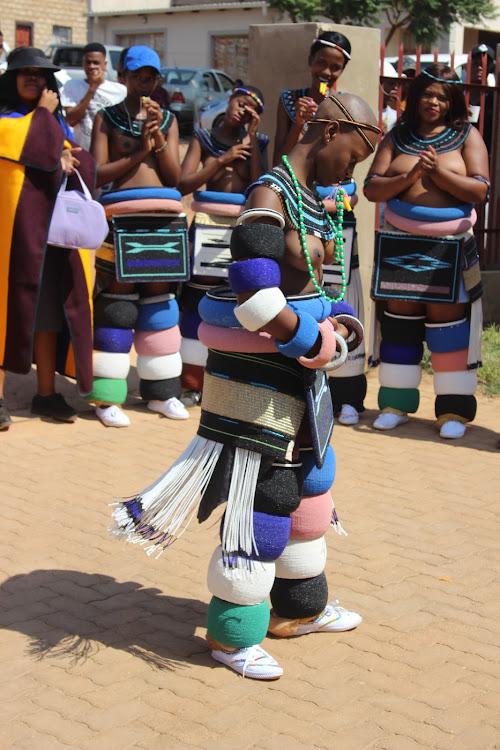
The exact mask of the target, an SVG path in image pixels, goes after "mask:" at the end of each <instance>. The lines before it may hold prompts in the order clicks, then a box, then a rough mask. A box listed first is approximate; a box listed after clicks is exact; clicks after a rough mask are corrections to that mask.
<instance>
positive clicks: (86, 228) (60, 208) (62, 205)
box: [47, 169, 109, 250]
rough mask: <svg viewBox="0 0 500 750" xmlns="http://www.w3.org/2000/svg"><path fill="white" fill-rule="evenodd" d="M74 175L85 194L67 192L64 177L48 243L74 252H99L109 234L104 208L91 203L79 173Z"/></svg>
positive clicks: (66, 181)
mask: <svg viewBox="0 0 500 750" xmlns="http://www.w3.org/2000/svg"><path fill="white" fill-rule="evenodd" d="M75 174H76V175H77V177H78V179H79V180H80V185H81V187H82V191H83V192H81V191H80V190H66V185H67V183H68V175H65V177H64V180H63V182H62V185H61V187H60V188H59V192H58V194H57V198H56V202H55V205H54V211H53V213H52V219H51V220H50V226H49V234H48V237H47V243H48V244H49V245H55V246H56V247H69V248H73V249H75V250H78V249H80V248H86V249H88V250H97V249H98V248H100V247H101V245H102V243H103V242H104V240H105V239H106V237H107V235H108V232H109V227H108V222H107V219H106V214H105V212H104V208H103V207H102V206H101V204H100V203H98V202H97V201H95V200H93V199H92V196H91V194H90V191H89V189H88V188H87V186H86V185H85V183H84V182H83V180H82V178H81V176H80V173H79V172H78V170H76V169H75Z"/></svg>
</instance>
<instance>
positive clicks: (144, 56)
mask: <svg viewBox="0 0 500 750" xmlns="http://www.w3.org/2000/svg"><path fill="white" fill-rule="evenodd" d="M160 67H161V62H160V58H159V56H158V53H157V52H155V51H154V49H151V47H146V46H144V45H141V44H140V45H136V46H135V47H130V49H129V50H128V52H127V54H126V55H125V60H124V61H123V70H139V68H154V69H155V70H156V71H157V72H158V73H160V74H161V71H160Z"/></svg>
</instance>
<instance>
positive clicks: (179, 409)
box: [148, 396, 189, 419]
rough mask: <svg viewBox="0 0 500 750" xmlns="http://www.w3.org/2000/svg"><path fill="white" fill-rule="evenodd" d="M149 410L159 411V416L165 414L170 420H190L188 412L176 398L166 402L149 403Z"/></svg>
mask: <svg viewBox="0 0 500 750" xmlns="http://www.w3.org/2000/svg"><path fill="white" fill-rule="evenodd" d="M148 409H151V411H157V412H158V414H163V416H164V417H168V418H169V419H189V412H188V410H187V409H186V407H185V406H184V405H183V404H181V402H180V401H179V399H178V398H175V396H172V398H168V399H167V400H166V401H149V402H148Z"/></svg>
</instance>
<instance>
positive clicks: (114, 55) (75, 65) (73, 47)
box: [43, 44, 123, 81]
mask: <svg viewBox="0 0 500 750" xmlns="http://www.w3.org/2000/svg"><path fill="white" fill-rule="evenodd" d="M84 47H85V45H84V44H49V45H48V47H45V49H44V50H43V51H44V52H45V54H46V55H47V57H48V58H49V60H51V61H52V62H53V63H54V65H57V66H59V67H60V68H61V70H64V71H65V73H66V74H67V75H68V76H69V77H70V78H85V71H84V70H83V68H82V62H83V50H84ZM104 47H105V49H106V62H107V63H108V65H107V67H106V78H108V79H109V80H110V81H116V80H117V67H118V60H119V59H120V54H121V51H122V49H123V47H117V46H113V45H109V44H105V45H104Z"/></svg>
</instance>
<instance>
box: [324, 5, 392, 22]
mask: <svg viewBox="0 0 500 750" xmlns="http://www.w3.org/2000/svg"><path fill="white" fill-rule="evenodd" d="M321 6H322V13H323V15H324V16H326V17H327V18H331V19H332V21H335V23H347V24H350V25H351V26H377V25H378V24H379V23H380V14H381V12H382V11H385V8H386V1H385V0H351V2H349V3H346V2H345V0H322V3H321Z"/></svg>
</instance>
